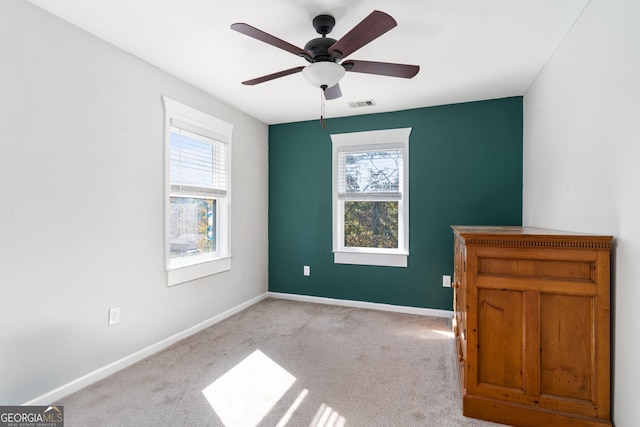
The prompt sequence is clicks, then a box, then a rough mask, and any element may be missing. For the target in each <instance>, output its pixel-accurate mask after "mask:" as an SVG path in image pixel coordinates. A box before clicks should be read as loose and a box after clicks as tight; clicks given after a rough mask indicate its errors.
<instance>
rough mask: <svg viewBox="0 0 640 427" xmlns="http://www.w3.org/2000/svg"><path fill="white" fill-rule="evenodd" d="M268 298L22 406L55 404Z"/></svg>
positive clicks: (238, 307) (174, 336) (101, 369)
mask: <svg viewBox="0 0 640 427" xmlns="http://www.w3.org/2000/svg"><path fill="white" fill-rule="evenodd" d="M268 296H269V294H268V293H264V294H262V295H259V296H257V297H255V298H252V299H250V300H249V301H246V302H244V303H242V304H240V305H237V306H235V307H233V308H230V309H229V310H227V311H225V312H223V313H220V314H218V315H217V316H213V317H211V318H210V319H207V320H205V321H203V322H200V323H198V324H197V325H194V326H192V327H190V328H188V329H185V330H184V331H182V332H178V333H177V334H175V335H172V336H170V337H169V338H166V339H164V340H162V341H160V342H157V343H155V344H152V345H150V346H148V347H146V348H143V349H142V350H139V351H136V352H135V353H133V354H130V355H129V356H126V357H123V358H122V359H120V360H116V361H115V362H113V363H110V364H108V365H106V366H103V367H102V368H99V369H96V370H95V371H93V372H90V373H88V374H87V375H84V376H82V377H80V378H78V379H76V380H73V381H71V382H68V383H67V384H64V385H62V386H60V387H58V388H56V389H55V390H52V391H50V392H48V393H45V394H43V395H41V396H39V397H36V398H35V399H32V400H30V401H28V402H26V403H24V404H23V405H25V406H27V405H50V404H52V403H54V402H56V401H57V400H59V399H61V398H63V397H65V396H67V395H69V394H71V393H74V392H76V391H78V390H80V389H81V388H83V387H86V386H88V385H89V384H91V383H94V382H96V381H98V380H101V379H102V378H105V377H107V376H109V375H111V374H113V373H115V372H118V371H120V370H122V369H124V368H126V367H128V366H131V365H133V364H134V363H136V362H139V361H141V360H142V359H144V358H146V357H149V356H151V355H153V354H155V353H157V352H159V351H160V350H164V349H165V348H167V347H169V346H170V345H172V344H175V343H176V342H178V341H180V340H182V339H184V338H187V337H189V336H191V335H193V334H195V333H197V332H200V331H201V330H203V329H206V328H208V327H209V326H212V325H215V324H216V323H218V322H220V321H222V320H224V319H226V318H227V317H231V316H233V315H234V314H236V313H239V312H240V311H242V310H244V309H245V308H247V307H249V306H251V305H253V304H256V303H257V302H260V301H262V300H263V299H265V298H267V297H268Z"/></svg>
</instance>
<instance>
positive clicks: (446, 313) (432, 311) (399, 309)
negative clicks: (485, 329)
mask: <svg viewBox="0 0 640 427" xmlns="http://www.w3.org/2000/svg"><path fill="white" fill-rule="evenodd" d="M267 294H268V295H269V296H270V297H272V298H279V299H286V300H291V301H303V302H313V303H318V304H329V305H341V306H345V307H355V308H366V309H369V310H382V311H393V312H396V313H405V314H417V315H420V316H434V317H448V318H451V317H453V311H451V310H439V309H436V308H420V307H408V306H403V305H392V304H380V303H376V302H366V301H352V300H346V299H335V298H325V297H312V296H309V295H297V294H285V293H280V292H267Z"/></svg>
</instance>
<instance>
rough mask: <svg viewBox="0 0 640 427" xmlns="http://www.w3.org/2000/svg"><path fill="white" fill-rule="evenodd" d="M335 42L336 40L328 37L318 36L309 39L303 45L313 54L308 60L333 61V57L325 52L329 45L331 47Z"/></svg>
mask: <svg viewBox="0 0 640 427" xmlns="http://www.w3.org/2000/svg"><path fill="white" fill-rule="evenodd" d="M335 42H336V41H335V40H334V39H332V38H330V37H318V38H315V39H312V40H309V42H307V44H305V45H304V50H306V51H307V52H310V53H311V54H312V55H313V56H312V58H311V61H310V62H321V61H331V62H335V58H334V57H333V56H332V55H330V54H329V53H328V52H327V50H328V49H329V47H331V46H332V45H333V44H334V43H335Z"/></svg>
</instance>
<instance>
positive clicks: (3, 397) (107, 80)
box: [0, 0, 268, 405]
mask: <svg viewBox="0 0 640 427" xmlns="http://www.w3.org/2000/svg"><path fill="white" fill-rule="evenodd" d="M114 25H117V23H114ZM163 95H166V96H169V97H170V98H173V99H175V100H177V101H181V102H183V103H185V104H188V105H190V106H192V107H194V108H197V109H200V110H202V111H205V112H208V113H210V114H212V115H214V116H217V117H219V118H220V119H222V120H225V121H227V122H230V123H232V124H233V125H234V133H233V159H232V162H233V163H232V168H233V172H232V208H231V209H232V210H231V218H232V229H231V233H232V234H231V236H232V252H233V255H234V258H233V261H232V270H231V271H230V272H227V273H222V274H219V275H216V276H210V277H207V278H205V279H201V280H198V281H194V282H191V283H187V284H182V285H178V286H173V287H167V286H166V284H165V274H164V271H163V265H164V261H163V259H164V258H163V257H164V248H163V230H164V225H163V212H164V200H163V191H164V188H163V182H164V181H163V162H164V160H163V107H162V99H161V97H162V96H163ZM267 138H268V129H267V126H266V125H264V124H262V123H260V122H258V121H257V120H255V119H253V118H251V117H249V116H247V115H245V114H243V113H241V112H239V111H237V110H235V109H233V108H231V107H229V106H227V105H225V104H223V103H221V102H219V101H217V100H216V99H213V98H212V97H210V96H208V95H206V94H205V93H203V92H201V91H199V90H197V89H195V88H193V87H191V86H189V85H187V84H185V83H183V82H181V81H179V80H177V79H175V78H173V77H171V76H169V75H167V74H165V73H163V72H161V71H160V70H158V69H157V68H154V67H153V66H151V65H149V64H147V63H145V62H143V61H141V60H139V59H137V58H135V57H133V56H131V55H129V54H126V53H124V52H122V51H120V50H119V49H116V48H115V47H113V46H111V45H109V44H107V43H105V42H103V41H101V40H99V39H97V38H95V37H93V36H91V35H89V34H88V33H86V32H83V31H81V30H79V29H77V28H76V27H73V26H71V25H69V24H67V23H65V22H63V21H61V20H59V19H57V18H55V17H53V16H52V15H50V14H48V13H46V12H44V11H42V10H40V9H38V8H36V7H34V6H33V5H31V4H30V3H27V2H23V1H22V0H2V1H0V301H1V310H2V312H1V313H2V316H1V319H2V320H1V322H0V404H2V405H8V404H21V403H24V402H26V401H29V400H31V399H34V398H36V397H38V396H40V395H42V394H44V393H47V392H49V391H51V390H53V389H55V388H56V387H59V386H62V385H64V384H66V383H68V382H69V381H72V380H75V379H77V378H79V377H81V376H82V375H85V374H87V373H90V372H92V371H94V370H96V369H98V368H101V367H103V366H105V365H107V364H109V363H111V362H114V361H116V360H119V359H121V358H123V357H125V356H128V355H130V354H132V353H134V352H136V351H138V350H140V349H143V348H145V347H147V346H150V345H152V344H154V343H157V342H159V341H161V340H163V339H166V338H167V337H170V336H172V335H174V334H176V333H179V332H181V331H184V330H186V329H188V328H190V327H192V326H193V325H196V324H198V323H199V322H202V321H205V320H206V319H209V318H211V317H213V316H216V315H219V314H220V313H223V312H225V311H227V310H229V309H231V308H233V307H236V306H238V305H239V304H242V303H244V302H246V301H249V300H251V299H252V298H256V297H258V296H260V295H263V294H264V293H265V292H266V291H267V173H268V172H267ZM109 307H121V310H122V320H121V323H120V324H119V325H117V326H114V327H107V311H108V308H109Z"/></svg>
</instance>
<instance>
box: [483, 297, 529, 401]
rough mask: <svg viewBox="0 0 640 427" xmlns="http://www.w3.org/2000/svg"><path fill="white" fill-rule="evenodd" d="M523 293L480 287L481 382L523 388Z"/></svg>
mask: <svg viewBox="0 0 640 427" xmlns="http://www.w3.org/2000/svg"><path fill="white" fill-rule="evenodd" d="M523 346H524V293H523V292H520V291H510V290H498V289H478V382H479V383H480V384H485V385H492V386H498V387H507V388H511V389H518V390H523V391H524V360H523Z"/></svg>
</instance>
